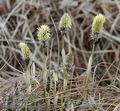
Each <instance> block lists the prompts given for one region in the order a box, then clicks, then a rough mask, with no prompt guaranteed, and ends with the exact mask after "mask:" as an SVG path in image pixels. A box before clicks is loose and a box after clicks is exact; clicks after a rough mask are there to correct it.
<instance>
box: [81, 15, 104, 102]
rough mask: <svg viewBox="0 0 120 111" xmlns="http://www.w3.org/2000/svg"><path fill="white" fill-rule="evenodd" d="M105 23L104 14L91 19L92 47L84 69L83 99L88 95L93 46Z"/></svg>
mask: <svg viewBox="0 0 120 111" xmlns="http://www.w3.org/2000/svg"><path fill="white" fill-rule="evenodd" d="M104 23H105V17H104V15H102V14H98V15H96V16H95V17H94V19H93V22H92V34H91V37H92V40H93V44H92V45H93V47H92V54H91V56H90V58H89V61H88V66H87V71H86V74H87V78H86V80H85V84H84V92H83V95H84V100H86V99H87V96H88V93H87V92H88V84H89V81H90V79H91V70H92V61H93V55H94V52H95V47H96V43H97V41H98V39H100V38H99V36H100V33H101V31H102V29H103V25H104Z"/></svg>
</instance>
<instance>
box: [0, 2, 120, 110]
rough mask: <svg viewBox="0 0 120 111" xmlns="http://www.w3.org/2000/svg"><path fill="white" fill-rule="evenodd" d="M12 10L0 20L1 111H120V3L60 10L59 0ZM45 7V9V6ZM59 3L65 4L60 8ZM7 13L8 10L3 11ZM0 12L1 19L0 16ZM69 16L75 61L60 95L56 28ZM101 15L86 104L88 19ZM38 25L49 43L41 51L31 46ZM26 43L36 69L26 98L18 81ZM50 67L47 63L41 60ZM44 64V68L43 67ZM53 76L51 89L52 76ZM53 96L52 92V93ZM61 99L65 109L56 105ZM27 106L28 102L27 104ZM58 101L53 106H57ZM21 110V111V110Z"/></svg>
mask: <svg viewBox="0 0 120 111" xmlns="http://www.w3.org/2000/svg"><path fill="white" fill-rule="evenodd" d="M10 1H12V3H11V9H9V8H6V9H4V8H2V7H1V5H0V8H2V11H1V10H0V11H1V16H0V104H1V106H0V110H1V111H3V110H8V111H12V110H16V111H18V110H21V111H26V110H27V111H57V110H58V111H59V110H60V111H63V110H66V111H70V108H71V111H95V110H96V111H119V110H120V104H119V103H120V66H119V65H120V45H119V44H120V38H119V37H120V13H119V11H120V1H119V0H77V2H74V3H78V4H77V5H76V6H72V5H74V4H72V5H70V6H65V7H64V8H62V9H60V7H61V5H60V4H59V3H61V2H62V0H59V1H56V0H50V1H49V0H45V1H44V0H20V1H19V0H10ZM49 2H50V3H49ZM63 3H64V2H63ZM2 6H3V5H2ZM6 7H7V5H6ZM2 12H3V13H2ZM64 12H68V13H69V14H70V15H71V17H72V22H73V26H72V29H71V30H70V31H69V32H68V33H67V37H68V38H70V41H69V40H68V39H67V38H65V50H66V52H67V51H68V46H70V48H71V49H72V52H73V55H74V67H75V71H74V73H72V71H69V77H68V78H69V84H68V88H67V89H66V90H63V78H62V76H63V75H62V73H61V67H60V65H59V64H58V62H60V63H61V61H62V60H61V55H60V56H59V53H58V52H59V47H60V46H59V44H58V43H59V38H60V34H59V32H58V29H57V26H58V22H59V19H60V17H61V16H62V14H63V13H64ZM98 13H102V14H104V15H105V17H106V23H105V25H104V30H103V31H102V33H101V41H100V43H99V45H98V46H97V48H96V49H97V50H96V51H95V56H94V58H93V61H92V63H93V66H92V75H93V77H94V80H92V81H91V82H89V89H88V100H87V101H84V100H83V98H84V97H83V89H84V79H85V76H84V74H85V71H86V70H87V65H88V60H89V57H90V55H91V53H92V52H91V43H90V42H89V37H90V33H91V23H92V20H93V17H94V16H95V15H96V14H98ZM42 24H47V25H49V26H50V27H51V30H52V38H51V40H50V43H49V47H47V48H46V49H43V48H42V47H41V45H40V43H39V42H38V41H37V40H36V29H37V27H38V26H40V25H42ZM21 41H26V43H28V45H29V47H30V49H31V51H32V53H33V56H31V58H30V62H29V66H31V65H32V62H34V63H35V66H36V81H37V82H33V84H32V92H31V94H29V95H28V94H27V93H26V88H25V84H24V81H23V78H22V73H23V72H24V70H23V69H24V61H23V60H22V58H21V55H20V53H21V52H20V50H19V48H18V43H19V42H21ZM47 57H48V58H49V61H47V62H46V58H47ZM45 63H46V64H45ZM46 66H48V67H49V68H48V69H49V70H50V72H49V73H48V74H49V82H47V91H48V93H47V94H46V97H45V94H44V91H45V85H44V82H43V79H42V78H43V72H44V69H45V68H46ZM53 72H55V74H57V75H58V82H57V86H56V87H55V86H54V83H55V82H54V77H53V76H52V73H53ZM56 90H57V91H56ZM62 99H63V103H64V105H62V104H61V103H62V102H61V101H62ZM26 101H28V102H27V103H26ZM56 101H57V102H56ZM25 108H26V109H25Z"/></svg>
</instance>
